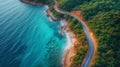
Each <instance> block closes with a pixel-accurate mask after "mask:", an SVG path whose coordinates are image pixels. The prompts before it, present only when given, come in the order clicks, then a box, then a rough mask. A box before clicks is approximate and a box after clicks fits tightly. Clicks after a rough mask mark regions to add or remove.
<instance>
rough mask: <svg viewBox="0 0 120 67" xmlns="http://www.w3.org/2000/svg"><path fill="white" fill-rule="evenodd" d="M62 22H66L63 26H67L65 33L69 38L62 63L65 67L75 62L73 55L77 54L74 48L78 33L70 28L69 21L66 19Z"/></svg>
mask: <svg viewBox="0 0 120 67" xmlns="http://www.w3.org/2000/svg"><path fill="white" fill-rule="evenodd" d="M61 23H63V24H64V23H66V25H65V24H64V25H63V26H65V30H64V34H65V36H66V39H67V44H66V46H65V49H64V54H63V59H62V64H63V65H64V67H70V66H71V64H72V62H73V58H72V57H73V56H74V55H75V54H76V51H75V50H74V44H75V43H77V41H78V40H77V38H76V35H75V34H74V33H73V32H72V31H71V30H70V28H69V23H68V22H67V21H65V20H63V21H61Z"/></svg>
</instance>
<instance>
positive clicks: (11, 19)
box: [0, 0, 66, 67]
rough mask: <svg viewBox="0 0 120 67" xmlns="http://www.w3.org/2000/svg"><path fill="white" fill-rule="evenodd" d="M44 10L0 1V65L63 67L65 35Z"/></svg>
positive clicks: (41, 7)
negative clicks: (59, 31) (60, 32)
mask: <svg viewBox="0 0 120 67" xmlns="http://www.w3.org/2000/svg"><path fill="white" fill-rule="evenodd" d="M45 10H46V8H45V6H32V5H27V4H24V3H22V2H20V1H19V0H0V67H62V64H61V62H62V60H61V59H62V55H63V51H64V47H65V44H66V38H65V37H64V36H62V35H61V34H59V33H58V30H59V25H60V23H59V22H52V21H50V20H49V18H48V17H47V16H46V12H45Z"/></svg>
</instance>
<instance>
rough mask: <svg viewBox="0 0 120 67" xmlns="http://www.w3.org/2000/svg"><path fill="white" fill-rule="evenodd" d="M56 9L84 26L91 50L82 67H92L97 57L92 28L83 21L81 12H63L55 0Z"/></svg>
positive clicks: (95, 41) (89, 49)
mask: <svg viewBox="0 0 120 67" xmlns="http://www.w3.org/2000/svg"><path fill="white" fill-rule="evenodd" d="M54 8H55V10H56V11H57V12H59V13H63V14H68V15H70V16H72V17H74V18H76V19H78V21H79V22H80V23H81V24H82V27H83V30H84V32H85V35H86V36H87V39H88V43H89V48H88V51H87V53H86V56H85V58H84V60H83V62H82V65H81V67H90V64H91V63H92V61H93V59H94V58H93V57H94V56H95V53H96V47H97V39H96V37H95V35H94V34H93V32H92V31H91V30H90V28H89V27H88V26H87V24H86V23H85V21H84V20H83V19H82V17H81V14H80V11H74V12H67V11H64V10H61V9H60V8H59V7H58V3H57V1H56V0H55V5H54Z"/></svg>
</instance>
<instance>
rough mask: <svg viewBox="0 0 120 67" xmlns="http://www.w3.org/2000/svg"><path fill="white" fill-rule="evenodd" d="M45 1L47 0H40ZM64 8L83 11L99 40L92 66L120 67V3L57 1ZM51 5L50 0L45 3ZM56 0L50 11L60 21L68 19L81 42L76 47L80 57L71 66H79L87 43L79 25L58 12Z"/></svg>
mask: <svg viewBox="0 0 120 67" xmlns="http://www.w3.org/2000/svg"><path fill="white" fill-rule="evenodd" d="M39 1H41V2H44V1H46V0H39ZM57 1H58V3H59V6H60V8H61V9H63V10H66V11H72V10H81V11H82V15H83V17H84V18H85V19H86V23H87V24H88V26H89V27H90V28H91V29H92V31H93V32H94V33H95V35H96V36H97V38H98V50H97V51H98V54H97V57H96V59H95V64H94V65H93V66H92V67H119V64H120V49H119V48H120V45H119V44H120V0H57ZM46 2H48V1H46ZM53 4H54V1H53V0H51V1H49V5H50V10H51V11H52V12H53V13H54V15H55V16H56V17H58V18H61V17H62V18H66V19H67V20H69V21H71V22H70V28H71V30H73V32H74V33H75V34H76V35H77V37H78V39H79V41H80V43H79V44H75V50H76V51H77V54H76V55H75V56H74V62H73V63H72V66H71V67H79V66H80V65H81V62H82V60H83V57H84V55H85V53H86V51H87V49H88V42H87V39H86V36H85V34H84V32H83V30H82V26H81V25H80V23H79V22H78V21H77V20H76V19H74V18H71V17H70V16H68V15H63V14H60V13H57V12H56V11H55V10H54V8H53Z"/></svg>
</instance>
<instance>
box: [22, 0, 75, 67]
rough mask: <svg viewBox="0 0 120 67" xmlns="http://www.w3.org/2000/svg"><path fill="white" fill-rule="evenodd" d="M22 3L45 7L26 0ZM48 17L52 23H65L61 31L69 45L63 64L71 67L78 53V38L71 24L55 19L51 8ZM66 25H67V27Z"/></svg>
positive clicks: (67, 45)
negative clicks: (71, 28)
mask: <svg viewBox="0 0 120 67" xmlns="http://www.w3.org/2000/svg"><path fill="white" fill-rule="evenodd" d="M20 1H21V2H23V3H26V4H30V5H33V6H43V4H41V3H33V2H29V1H26V0H20ZM46 15H47V16H48V18H50V20H52V21H60V22H61V23H63V26H62V25H60V26H61V27H63V28H64V27H65V28H64V31H61V34H62V33H64V34H65V36H66V39H67V44H66V46H65V49H64V53H63V58H62V64H63V66H64V67H70V66H71V64H72V61H73V58H72V57H73V56H74V55H75V53H76V52H75V50H74V44H75V42H77V38H76V37H75V34H74V33H73V32H72V30H70V28H69V23H68V22H67V21H65V20H63V21H62V19H58V18H55V17H54V15H53V13H52V12H51V11H50V10H49V8H48V9H47V10H46ZM64 23H66V25H65V24H64Z"/></svg>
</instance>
